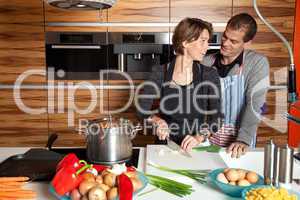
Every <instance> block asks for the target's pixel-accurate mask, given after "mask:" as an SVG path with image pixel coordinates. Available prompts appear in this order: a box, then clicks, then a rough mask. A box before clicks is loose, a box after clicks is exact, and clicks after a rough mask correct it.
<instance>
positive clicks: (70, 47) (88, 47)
mask: <svg viewBox="0 0 300 200" xmlns="http://www.w3.org/2000/svg"><path fill="white" fill-rule="evenodd" d="M51 48H52V49H101V46H100V45H52V46H51Z"/></svg>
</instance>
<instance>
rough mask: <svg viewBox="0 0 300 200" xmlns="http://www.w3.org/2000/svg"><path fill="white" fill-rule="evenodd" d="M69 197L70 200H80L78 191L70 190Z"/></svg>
mask: <svg viewBox="0 0 300 200" xmlns="http://www.w3.org/2000/svg"><path fill="white" fill-rule="evenodd" d="M70 196H71V200H80V198H81V194H80V193H79V190H78V189H74V190H72V192H71V195H70Z"/></svg>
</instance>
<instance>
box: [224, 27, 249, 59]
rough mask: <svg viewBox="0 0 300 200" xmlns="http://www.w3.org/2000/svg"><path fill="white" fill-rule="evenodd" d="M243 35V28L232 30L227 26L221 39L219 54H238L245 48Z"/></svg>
mask: <svg viewBox="0 0 300 200" xmlns="http://www.w3.org/2000/svg"><path fill="white" fill-rule="evenodd" d="M244 36H245V29H239V30H233V29H230V28H228V27H227V28H226V30H225V31H224V33H223V36H222V39H221V50H220V52H221V54H222V55H223V56H224V57H234V56H237V55H239V54H240V53H241V52H242V51H243V49H244V48H245V44H246V43H245V42H244V40H243V38H244Z"/></svg>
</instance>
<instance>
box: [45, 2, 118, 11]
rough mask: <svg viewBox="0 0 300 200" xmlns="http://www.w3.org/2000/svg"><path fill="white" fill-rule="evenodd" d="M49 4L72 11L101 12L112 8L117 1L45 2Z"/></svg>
mask: <svg viewBox="0 0 300 200" xmlns="http://www.w3.org/2000/svg"><path fill="white" fill-rule="evenodd" d="M45 1H46V2H47V3H48V4H50V5H52V6H55V7H58V8H63V9H70V10H99V9H107V8H110V7H112V6H113V5H114V4H115V3H116V1H117V0H45Z"/></svg>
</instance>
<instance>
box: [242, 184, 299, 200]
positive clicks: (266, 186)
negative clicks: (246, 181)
mask: <svg viewBox="0 0 300 200" xmlns="http://www.w3.org/2000/svg"><path fill="white" fill-rule="evenodd" d="M268 187H271V186H269V185H256V186H252V187H251V186H250V187H248V188H245V189H244V190H243V192H242V198H243V200H246V195H247V192H248V191H250V190H252V189H256V188H268ZM287 191H288V193H289V194H290V195H291V194H294V195H296V196H297V199H298V200H300V193H298V192H296V191H292V190H287Z"/></svg>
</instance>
